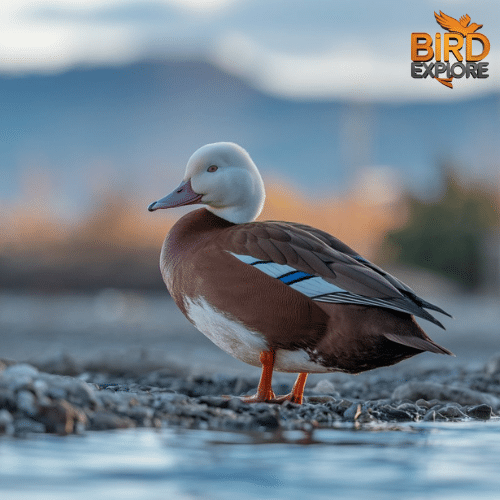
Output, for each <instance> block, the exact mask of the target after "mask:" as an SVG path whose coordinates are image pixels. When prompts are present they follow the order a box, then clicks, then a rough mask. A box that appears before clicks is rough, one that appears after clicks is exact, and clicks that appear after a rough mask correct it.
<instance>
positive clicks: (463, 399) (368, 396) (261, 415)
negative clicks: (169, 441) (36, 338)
mask: <svg viewBox="0 0 500 500" xmlns="http://www.w3.org/2000/svg"><path fill="white" fill-rule="evenodd" d="M69 365H71V364H69ZM39 368H41V367H39ZM39 368H37V367H35V366H33V365H30V364H26V363H11V362H6V361H4V362H2V361H0V434H6V435H13V436H26V435H29V434H31V433H56V434H61V435H65V434H73V433H83V432H85V431H86V430H107V429H122V428H129V427H164V426H180V427H184V428H196V429H213V430H233V431H234V430H241V431H259V430H279V429H282V430H292V429H303V430H312V429H314V428H328V427H334V426H338V425H339V424H340V423H344V422H351V423H352V424H353V425H363V424H368V423H380V422H417V421H429V420H430V421H464V420H470V419H473V420H474V419H475V420H488V419H490V418H492V417H496V416H500V353H499V354H497V355H495V356H493V357H492V358H490V359H489V361H488V362H487V363H485V364H484V366H480V367H476V368H471V367H465V366H459V367H458V368H457V367H455V368H453V369H451V368H449V367H444V368H443V367H441V368H438V367H435V368H421V369H420V370H417V371H415V369H412V370H411V371H405V369H404V367H403V368H401V370H400V371H399V372H397V373H398V376H396V377H395V376H394V375H392V376H390V377H388V376H387V373H386V372H383V371H380V372H379V371H377V370H375V371H373V372H370V373H369V374H364V375H363V376H359V377H356V376H349V375H345V374H340V373H336V374H330V375H325V376H324V377H320V378H319V380H318V379H315V380H317V381H314V383H309V384H308V385H307V386H306V392H305V401H304V404H303V405H296V404H293V403H285V404H283V405H276V404H266V403H257V404H247V403H244V402H242V401H241V400H240V399H239V398H238V397H236V396H238V395H243V394H252V393H253V392H255V389H256V386H257V382H258V379H257V377H248V376H242V377H235V376H223V375H206V376H204V375H186V374H183V373H180V372H179V370H178V369H176V368H175V367H172V369H168V368H163V369H160V370H155V371H152V372H149V373H144V374H129V375H127V374H121V375H117V374H114V375H113V374H106V373H104V372H103V371H99V372H91V371H85V372H83V373H79V374H76V375H73V376H70V375H64V374H55V373H48V372H46V371H42V370H41V369H39ZM64 371H65V369H64V366H62V365H60V366H59V372H60V373H64ZM67 371H71V370H67ZM391 373H392V372H391ZM275 390H276V392H277V393H285V391H289V390H290V387H289V386H288V387H287V384H286V383H281V384H278V383H277V384H275ZM221 395H232V397H222V396H221Z"/></svg>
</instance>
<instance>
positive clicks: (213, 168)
mask: <svg viewBox="0 0 500 500" xmlns="http://www.w3.org/2000/svg"><path fill="white" fill-rule="evenodd" d="M218 168H219V167H218V166H217V165H210V166H209V167H208V168H207V172H215V171H216V170H217V169H218Z"/></svg>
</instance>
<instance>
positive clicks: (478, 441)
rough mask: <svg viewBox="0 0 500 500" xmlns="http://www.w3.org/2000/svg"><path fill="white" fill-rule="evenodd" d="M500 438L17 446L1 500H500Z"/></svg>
mask: <svg viewBox="0 0 500 500" xmlns="http://www.w3.org/2000/svg"><path fill="white" fill-rule="evenodd" d="M499 430H500V419H496V420H493V421H491V422H485V423H478V422H471V423H453V424H442V423H439V424H435V423H432V424H431V423H418V424H406V425H398V426H394V425H387V426H384V425H377V426H364V427H360V428H358V429H354V428H353V426H352V425H350V426H349V425H343V426H341V427H339V428H337V429H335V430H317V431H314V432H313V433H307V432H306V433H304V432H301V431H293V432H283V433H280V434H273V433H269V434H267V433H261V434H257V433H253V434H242V433H226V432H211V431H187V430H183V431H174V430H163V431H151V430H145V429H143V430H133V431H120V432H102V433H88V434H86V435H85V436H83V437H77V436H71V437H67V438H58V437H54V436H40V437H37V438H36V439H29V440H14V439H5V440H3V441H1V442H0V497H1V498H2V500H4V499H5V500H21V499H23V500H31V499H33V500H34V499H39V498H51V499H52V498H53V499H59V498H65V499H67V498H72V499H75V500H80V499H86V500H87V499H88V498H91V499H92V500H99V499H106V500H112V499H114V498H117V499H118V498H119V499H127V498H134V499H143V498H144V499H146V498H147V499H148V500H151V499H156V498H158V499H160V498H162V499H163V498H169V499H171V498H172V499H177V498H178V499H190V500H192V499H201V498H203V499H234V498H238V499H243V500H245V499H255V498H266V499H278V500H280V499H283V500H284V499H291V498H301V499H302V498H319V499H323V498H325V499H326V498H332V497H333V496H334V497H335V498H347V497H350V498H351V497H352V495H358V496H360V495H370V498H371V499H379V498H380V499H384V500H387V499H389V500H391V499H398V500H399V499H401V498H412V499H413V498H424V497H425V498H426V499H427V500H429V499H438V498H439V499H441V498H442V497H443V495H445V496H449V497H451V496H453V498H458V499H460V498H470V497H472V496H476V495H481V498H482V499H489V498H491V499H493V498H495V499H496V498H498V491H499V490H500V478H499V476H498V470H499V467H500V454H499V453H498V452H499V450H500V433H499V432H498V431H499ZM304 444H307V446H305V445H304Z"/></svg>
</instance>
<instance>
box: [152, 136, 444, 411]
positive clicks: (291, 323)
mask: <svg viewBox="0 0 500 500" xmlns="http://www.w3.org/2000/svg"><path fill="white" fill-rule="evenodd" d="M264 201H265V187H264V182H263V180H262V177H261V175H260V173H259V170H258V169H257V167H256V165H255V163H254V162H253V160H252V159H251V157H250V155H249V153H248V152H247V151H246V150H245V149H243V148H242V147H241V146H239V145H237V144H235V143H233V142H217V143H212V144H207V145H205V146H202V147H201V148H199V149H198V150H197V151H195V153H194V154H193V155H192V156H191V157H190V158H189V160H188V162H187V166H186V170H185V174H184V178H183V179H182V182H181V183H180V184H179V186H178V187H177V188H175V189H174V190H173V191H172V192H171V193H170V194H168V195H167V196H165V197H164V198H161V199H159V200H158V201H154V202H153V203H151V204H150V205H149V206H148V210H149V211H150V212H153V211H156V210H159V209H170V208H174V207H181V206H186V205H194V204H197V205H202V207H201V208H198V209H195V210H192V211H190V212H188V213H187V214H186V215H184V216H182V217H181V218H180V219H179V220H178V221H177V222H176V223H175V224H174V225H173V226H172V228H171V229H170V231H169V233H168V234H167V236H166V238H165V241H164V243H163V246H162V249H161V253H160V270H161V274H162V277H163V280H164V282H165V284H166V287H167V289H168V291H169V293H170V295H171V296H172V298H173V300H174V301H175V303H176V305H177V306H178V308H179V309H180V310H181V311H182V313H183V314H184V315H185V316H186V318H187V319H188V320H189V321H190V322H191V323H192V324H193V325H194V326H195V327H196V328H197V329H198V330H199V331H200V332H201V333H203V334H204V335H205V336H207V337H208V338H209V339H210V340H211V341H212V342H214V343H215V344H216V345H217V346H218V347H220V348H221V349H222V350H224V351H225V352H226V353H228V354H230V355H231V356H233V357H235V358H237V359H239V360H241V361H243V362H245V363H248V364H250V365H253V366H256V367H259V368H261V375H260V381H259V384H258V387H257V392H256V394H254V395H252V396H243V397H242V398H241V399H242V400H243V401H245V402H248V403H252V402H266V403H277V404H279V403H283V402H285V401H290V402H292V403H296V404H302V402H303V395H304V387H305V384H306V380H307V376H308V374H309V373H330V372H344V373H349V374H358V373H361V372H364V371H367V370H372V369H375V368H379V367H383V366H389V365H393V364H395V363H398V362H400V361H403V360H405V359H408V358H410V357H412V356H415V355H417V354H419V353H422V352H425V351H428V352H432V353H437V354H445V355H453V353H451V352H450V351H448V350H447V349H445V348H444V347H441V346H440V345H438V344H437V343H435V342H434V341H433V340H431V338H430V337H429V336H428V335H427V334H426V333H425V332H424V331H423V329H422V328H421V327H420V326H419V324H418V323H417V321H416V319H415V317H417V318H422V319H425V320H428V321H430V322H432V323H434V324H436V325H438V326H440V327H441V328H443V329H444V326H443V325H442V323H441V322H440V321H439V320H438V319H436V318H435V317H434V316H433V315H432V314H431V313H430V312H429V311H433V312H437V313H440V314H444V315H446V316H449V317H451V316H450V314H448V313H447V312H445V311H444V310H443V309H441V308H440V307H438V306H436V305H434V304H431V303H429V302H426V301H425V300H424V299H422V298H420V297H419V296H417V294H416V293H415V292H414V291H413V290H412V289H411V288H410V287H409V286H407V285H405V284H404V283H402V282H401V281H400V280H398V279H397V278H395V277H394V276H391V275H390V274H389V273H387V272H385V271H384V270H382V269H381V268H380V267H378V266H377V265H375V264H373V263H371V262H370V261H368V260H367V259H365V258H363V257H362V256H361V255H359V254H358V253H357V252H356V251H355V250H353V249H352V248H350V247H349V246H348V245H346V244H345V243H343V242H342V241H340V240H339V239H337V238H336V237H334V236H332V235H330V234H328V233H327V232H325V231H322V230H321V229H317V228H315V227H312V226H309V225H306V224H302V223H296V222H282V221H256V220H255V219H256V218H257V217H258V216H259V214H260V213H261V211H262V208H263V206H264ZM274 371H279V372H288V373H297V374H298V375H297V379H296V382H295V383H294V385H293V387H292V390H291V392H290V393H289V394H286V395H281V396H280V395H278V396H277V395H275V393H274V392H273V389H272V376H273V372H274Z"/></svg>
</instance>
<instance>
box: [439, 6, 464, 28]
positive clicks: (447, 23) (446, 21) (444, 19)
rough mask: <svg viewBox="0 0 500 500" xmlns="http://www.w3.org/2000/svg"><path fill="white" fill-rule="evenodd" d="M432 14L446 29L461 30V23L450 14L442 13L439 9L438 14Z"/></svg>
mask: <svg viewBox="0 0 500 500" xmlns="http://www.w3.org/2000/svg"><path fill="white" fill-rule="evenodd" d="M434 16H435V17H436V21H437V22H438V23H439V24H440V25H441V26H442V27H443V28H444V29H445V30H448V31H457V30H461V28H462V26H461V24H460V23H459V22H458V21H457V20H456V19H454V18H453V17H451V16H447V15H446V14H443V12H441V11H439V14H436V13H435V12H434Z"/></svg>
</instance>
